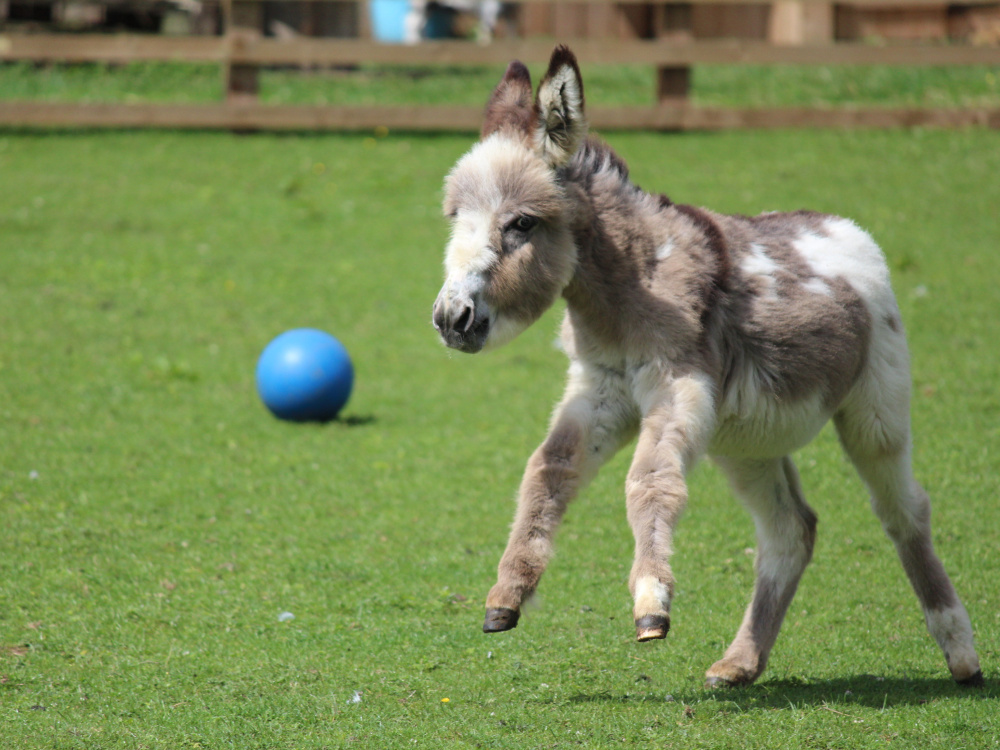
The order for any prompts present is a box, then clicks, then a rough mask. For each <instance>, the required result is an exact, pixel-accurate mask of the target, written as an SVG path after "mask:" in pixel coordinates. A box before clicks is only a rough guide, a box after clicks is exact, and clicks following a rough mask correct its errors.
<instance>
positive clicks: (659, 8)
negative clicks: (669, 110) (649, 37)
mask: <svg viewBox="0 0 1000 750" xmlns="http://www.w3.org/2000/svg"><path fill="white" fill-rule="evenodd" d="M653 36H654V37H656V38H657V39H659V40H661V41H663V42H672V41H675V42H680V43H682V44H683V43H688V42H690V41H691V40H692V39H693V38H694V35H693V33H692V28H691V4H690V3H671V4H669V5H656V6H655V7H654V9H653ZM690 92H691V68H690V66H687V65H685V66H683V67H681V66H678V67H669V68H666V67H664V68H657V69H656V100H657V101H658V102H659V103H661V104H662V103H665V102H670V103H674V104H678V103H681V102H686V101H687V98H688V95H689V94H690Z"/></svg>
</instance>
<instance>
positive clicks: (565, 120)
mask: <svg viewBox="0 0 1000 750" xmlns="http://www.w3.org/2000/svg"><path fill="white" fill-rule="evenodd" d="M535 109H537V110H538V129H537V130H536V132H535V147H536V148H537V149H538V151H539V152H540V153H541V155H542V158H543V159H545V161H547V162H548V163H549V164H550V165H551V166H553V167H561V166H562V165H564V164H565V163H566V162H568V161H569V160H570V158H571V157H572V156H573V154H575V153H576V150H577V149H578V148H579V147H580V144H581V143H582V142H583V139H584V138H585V137H586V135H587V118H586V116H585V115H584V113H583V79H582V78H581V77H580V67H579V66H578V65H577V64H576V55H574V54H573V53H572V52H570V49H569V47H566V46H564V45H559V46H558V47H556V48H555V50H554V51H553V52H552V59H550V60H549V69H548V72H546V74H545V77H544V78H542V82H541V83H540V84H539V86H538V98H537V99H536V101H535Z"/></svg>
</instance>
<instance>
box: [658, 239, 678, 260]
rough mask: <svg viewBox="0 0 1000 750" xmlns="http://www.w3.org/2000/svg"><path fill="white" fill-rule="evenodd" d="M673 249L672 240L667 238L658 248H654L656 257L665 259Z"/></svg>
mask: <svg viewBox="0 0 1000 750" xmlns="http://www.w3.org/2000/svg"><path fill="white" fill-rule="evenodd" d="M673 251H674V241H673V240H667V241H666V242H664V243H663V244H662V245H660V246H659V247H658V248H656V259H657V260H666V259H667V258H669V257H670V253H672V252H673Z"/></svg>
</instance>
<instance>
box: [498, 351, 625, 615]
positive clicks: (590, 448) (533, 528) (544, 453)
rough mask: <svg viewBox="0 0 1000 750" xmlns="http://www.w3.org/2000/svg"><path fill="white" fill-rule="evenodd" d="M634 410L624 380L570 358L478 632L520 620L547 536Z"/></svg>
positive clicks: (617, 441) (618, 440) (548, 552)
mask: <svg viewBox="0 0 1000 750" xmlns="http://www.w3.org/2000/svg"><path fill="white" fill-rule="evenodd" d="M637 422H638V416H637V414H636V413H635V410H634V407H632V406H631V404H630V402H629V400H628V399H627V398H626V396H625V390H624V385H623V382H622V379H621V378H619V377H616V376H614V375H612V374H608V373H592V372H588V371H586V370H584V369H583V368H582V367H581V366H579V365H575V366H574V367H573V368H571V370H570V382H569V386H568V388H567V392H566V396H565V397H564V398H563V401H562V403H561V404H560V405H559V407H558V408H557V409H556V413H555V417H554V418H553V422H552V427H551V429H550V430H549V434H548V437H546V439H545V442H543V443H542V445H541V446H539V448H538V449H537V450H536V451H535V452H534V454H533V455H532V456H531V459H530V460H529V461H528V466H527V468H526V469H525V472H524V479H523V480H522V481H521V490H520V494H519V496H518V502H517V514H516V516H515V517H514V525H513V527H512V529H511V533H510V540H509V541H508V542H507V549H506V551H505V552H504V554H503V557H502V558H501V559H500V566H499V570H498V576H497V583H496V585H494V586H493V588H492V589H490V593H489V595H488V596H487V597H486V620H485V622H484V623H483V631H484V632H487V633H494V632H499V631H503V630H510V629H511V628H513V627H515V626H516V625H517V620H518V618H519V617H520V613H521V605H522V604H523V603H524V602H525V600H527V599H528V598H529V597H530V596H531V595H532V594H533V593H534V591H535V588H536V587H537V586H538V580H539V579H540V578H541V576H542V573H543V572H544V571H545V566H546V565H547V564H548V561H549V558H550V557H551V556H552V536H553V534H554V533H555V530H556V527H557V526H558V525H559V521H560V520H561V519H562V516H563V513H564V512H565V510H566V506H567V505H568V504H569V502H570V501H571V500H572V499H573V498H574V497H575V496H576V494H577V493H578V492H579V490H580V489H581V488H582V487H583V485H584V484H586V482H588V481H589V480H590V479H591V478H592V477H593V476H594V474H596V473H597V470H598V469H599V468H600V467H601V465H602V464H603V463H604V462H605V461H606V460H607V459H608V458H610V457H611V456H612V455H614V453H615V452H617V451H618V449H619V448H621V446H622V445H624V444H625V443H626V442H628V441H629V440H630V439H631V438H632V436H633V435H634V434H635V425H636V423H637Z"/></svg>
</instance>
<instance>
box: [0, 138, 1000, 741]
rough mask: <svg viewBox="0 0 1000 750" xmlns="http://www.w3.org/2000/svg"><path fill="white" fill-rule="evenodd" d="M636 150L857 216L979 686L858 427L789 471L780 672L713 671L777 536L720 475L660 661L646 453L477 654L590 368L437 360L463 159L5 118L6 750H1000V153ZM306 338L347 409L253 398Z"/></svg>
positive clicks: (0, 630) (701, 176)
mask: <svg viewBox="0 0 1000 750" xmlns="http://www.w3.org/2000/svg"><path fill="white" fill-rule="evenodd" d="M608 138H609V140H610V141H611V142H612V143H613V145H614V146H615V147H616V148H617V149H618V150H619V151H620V153H621V154H622V155H623V156H624V157H625V158H626V159H627V160H629V161H630V163H631V164H632V168H633V177H634V178H635V180H636V181H637V182H638V183H639V184H640V185H642V186H644V187H646V188H649V189H651V190H656V191H663V192H666V193H668V194H669V195H670V196H671V197H672V198H674V199H675V200H677V201H680V202H688V203H695V204H700V205H707V206H711V207H713V208H715V209H718V210H723V211H732V212H744V213H756V212H759V211H764V210H776V209H797V208H801V207H809V208H815V209H818V210H822V211H829V212H834V213H840V214H844V215H847V216H851V217H853V218H855V219H856V220H857V221H858V222H859V223H860V224H861V225H863V226H864V227H866V228H867V229H869V230H870V231H871V232H872V233H873V234H874V235H875V237H876V238H877V239H878V240H879V242H880V243H881V244H882V246H883V248H884V249H885V252H886V254H887V256H888V258H889V262H890V265H891V268H892V272H893V276H894V280H895V285H896V288H897V292H898V296H899V300H900V305H901V308H902V311H903V316H904V320H905V322H906V325H907V327H908V330H909V334H910V340H911V347H912V354H913V360H914V367H913V377H914V399H913V422H914V427H915V434H916V448H915V459H916V464H917V474H918V477H919V478H920V479H921V481H922V482H923V483H924V484H925V486H926V487H927V489H928V491H929V492H930V494H931V496H932V498H933V499H934V501H935V515H934V523H935V534H934V539H935V543H936V545H937V548H938V551H939V553H940V555H941V557H942V558H943V560H944V562H945V565H946V566H947V568H948V570H949V571H950V573H951V575H952V577H953V579H954V582H955V584H956V587H957V588H958V590H959V592H960V594H961V595H962V597H963V599H964V601H965V603H966V605H967V607H968V609H969V611H970V614H971V615H972V619H973V623H974V626H975V628H976V633H977V639H978V646H979V653H980V657H981V659H982V662H983V669H984V672H985V674H986V679H987V687H986V688H985V689H981V690H968V689H961V688H958V687H956V686H954V685H953V684H952V682H951V681H950V679H949V678H948V672H947V669H946V667H945V663H944V659H943V658H942V656H941V654H940V652H939V651H938V648H937V646H936V645H935V644H934V643H933V641H932V639H931V638H930V636H929V635H927V633H926V631H925V628H924V624H923V619H922V615H921V613H920V610H919V608H918V606H917V602H916V599H915V597H914V596H913V594H912V592H911V591H910V589H909V586H908V584H907V582H906V580H905V577H904V575H903V573H902V570H901V568H900V566H899V564H898V562H897V560H896V559H895V555H894V553H893V550H892V547H891V545H890V543H889V542H888V541H887V540H886V538H885V537H884V535H883V534H882V532H881V529H880V527H879V525H878V523H877V521H876V520H875V518H874V516H873V515H872V514H871V513H870V511H869V509H868V502H867V497H866V493H865V491H864V489H863V487H862V486H861V484H860V482H859V481H858V480H857V478H856V477H855V476H854V474H853V472H852V470H851V468H850V467H849V465H848V464H847V462H846V461H845V460H844V459H843V458H842V457H841V454H840V452H839V449H838V446H837V443H836V439H835V436H834V435H833V433H832V431H830V430H826V431H824V432H823V433H822V434H821V436H820V438H819V439H818V440H817V441H816V443H815V444H813V445H812V446H810V447H808V448H807V449H805V450H803V451H802V452H801V454H799V455H798V457H797V461H798V464H799V467H800V470H801V473H802V478H803V483H804V486H805V489H806V494H807V497H808V498H809V500H810V502H811V503H812V505H813V506H814V507H815V508H816V510H817V512H818V513H819V516H820V526H819V540H818V543H817V548H816V554H815V559H814V562H813V564H812V566H811V567H810V569H809V570H808V571H807V573H806V575H805V578H804V580H803V582H802V585H801V587H800V590H799V594H798V596H797V598H796V600H795V601H794V603H793V604H792V607H791V610H790V612H789V615H788V618H787V621H786V623H785V627H784V630H783V632H782V635H781V637H780V639H779V641H778V645H777V647H776V648H775V650H774V653H773V654H772V658H771V663H770V666H769V668H768V671H767V672H766V673H765V674H764V676H763V677H762V678H761V680H760V681H759V683H758V684H756V685H755V686H753V687H750V688H747V689H741V690H736V691H731V692H729V691H706V690H704V689H703V688H702V676H703V674H704V671H705V669H706V668H707V667H708V666H709V665H710V664H711V663H712V662H713V661H714V660H715V659H717V658H718V657H719V655H720V654H721V653H722V651H723V649H724V648H725V645H726V644H727V643H728V640H729V639H730V638H731V637H732V635H733V634H734V633H735V630H736V628H737V626H738V624H739V621H740V618H741V615H742V609H743V607H744V605H745V603H746V601H747V599H748V596H749V593H750V587H751V584H752V565H753V548H754V545H755V542H754V537H753V528H752V523H751V522H750V519H749V517H748V516H747V515H746V514H745V513H744V512H743V511H742V509H741V508H740V507H739V505H738V503H737V502H736V501H735V500H733V499H732V498H731V497H730V496H729V494H728V492H727V490H726V487H725V483H724V482H723V481H722V480H721V478H720V476H719V475H718V473H717V472H716V471H715V469H714V468H713V467H712V466H711V465H709V464H706V465H704V466H701V467H699V468H698V469H697V470H696V471H695V472H694V474H693V476H692V477H691V500H690V505H689V508H688V511H687V513H686V515H685V517H684V518H683V519H682V522H681V526H680V530H679V534H678V537H677V540H676V547H677V551H676V555H675V557H674V567H675V572H676V575H677V577H678V589H677V596H676V600H675V603H674V609H673V629H672V631H671V633H670V635H669V636H668V639H667V640H666V641H661V642H653V643H646V644H639V643H636V642H635V641H634V629H633V625H632V618H631V602H630V599H629V596H628V591H627V586H626V583H627V576H628V571H629V566H630V563H631V552H632V541H631V535H630V532H629V529H628V526H627V523H626V520H625V511H624V500H623V495H624V492H623V488H622V486H623V481H624V475H625V472H626V470H627V466H628V455H626V454H627V453H628V451H626V452H625V453H623V455H621V456H620V457H619V458H618V459H616V460H615V461H614V462H612V464H610V465H609V466H608V467H607V468H606V469H605V471H604V472H603V473H602V474H601V476H600V477H599V478H598V479H597V480H596V481H595V483H594V484H593V485H592V486H591V487H590V488H589V489H588V490H587V491H586V492H585V493H584V494H583V495H582V496H581V497H580V499H579V500H578V501H577V502H576V504H575V505H574V506H572V507H571V509H570V511H569V513H568V516H567V518H566V521H565V524H564V526H563V528H562V530H561V533H560V535H559V537H558V540H557V544H558V550H559V552H558V555H557V556H556V558H555V559H554V561H553V563H552V565H551V566H550V568H549V570H548V572H547V573H546V575H545V577H544V579H543V581H542V585H541V589H540V596H539V601H538V603H537V606H535V607H533V608H532V609H530V610H529V611H528V612H527V613H526V615H525V617H524V618H523V619H522V623H521V625H520V626H519V627H518V628H517V629H516V630H514V631H512V632H510V633H505V634H500V635H493V636H487V635H484V634H483V633H481V632H480V627H481V621H482V619H481V618H482V607H483V601H484V597H485V594H486V591H487V590H488V588H489V586H490V585H491V584H492V583H493V580H494V575H495V568H496V563H497V561H498V559H499V556H500V554H501V552H502V549H503V546H504V543H505V541H506V535H507V529H508V526H509V522H510V519H511V517H512V513H513V498H514V495H515V492H516V488H517V485H518V482H519V479H520V473H521V469H522V467H523V464H524V461H525V459H526V458H527V456H528V455H529V453H530V452H531V450H532V449H533V448H534V446H535V445H536V444H537V443H538V442H539V441H540V440H541V438H542V437H543V435H544V433H545V429H546V423H547V420H548V416H549V413H550V409H551V406H552V404H553V403H554V402H555V400H556V399H557V398H558V395H559V393H560V390H561V386H562V383H563V378H564V374H563V373H564V361H563V355H562V354H561V353H560V352H558V351H557V350H556V349H555V347H554V346H553V341H554V338H555V333H556V328H557V325H558V319H559V314H560V311H559V309H556V310H555V311H553V312H551V313H549V314H548V315H546V317H544V318H543V319H542V320H541V321H540V322H539V323H538V324H537V325H536V326H535V327H534V328H532V329H531V330H529V331H528V332H527V333H526V334H524V335H523V336H522V337H521V338H519V339H518V340H516V341H515V342H513V343H512V344H510V345H509V346H508V347H506V348H504V349H502V350H499V351H497V352H494V353H491V354H486V355H481V356H475V357H469V356H463V355H458V354H453V353H449V352H448V351H446V350H445V349H444V348H443V347H442V346H441V345H440V344H439V343H438V342H437V340H436V335H435V333H434V331H433V329H432V327H431V325H430V308H431V303H432V301H433V299H434V297H435V295H436V293H437V289H438V286H439V284H440V281H441V251H442V248H443V245H444V242H445V241H446V237H447V230H446V225H445V222H444V221H443V219H442V218H441V217H440V209H439V203H440V197H441V184H442V179H443V176H444V175H445V173H446V172H447V170H448V169H449V168H450V166H451V165H452V164H453V162H454V161H455V159H456V158H457V157H458V156H459V155H460V154H462V153H463V152H464V151H465V150H466V148H467V147H468V146H469V144H470V142H471V139H472V137H471V136H451V135H449V136H433V135H425V136H414V135H399V134H394V133H393V134H389V135H388V136H386V137H373V136H368V135H366V134H358V135H323V136H308V137H307V136H272V135H250V136H236V135H230V134H213V133H189V134H176V133H164V132H146V133H112V132H105V133H92V134H68V133H57V134H23V133H21V134H18V133H6V134H0V514H2V515H0V747H4V748H88V749H91V748H123V749H124V748H128V749H135V748H213V749H214V748H239V749H241V750H250V749H251V748H341V747H363V748H411V747H424V748H466V747H468V748H573V747H583V748H598V747H634V748H761V749H762V750H763V749H764V748H767V749H770V748H851V749H854V748H882V747H898V748H921V749H923V748H948V750H958V749H959V748H969V749H970V750H971V749H973V748H976V749H978V748H988V747H997V746H998V744H1000V689H998V685H1000V682H998V680H1000V505H998V501H997V497H998V489H1000V480H998V476H1000V353H998V341H1000V291H998V290H1000V270H998V261H1000V220H998V208H997V207H998V206H1000V180H998V178H997V175H1000V133H997V132H989V131H984V130H968V131H959V132H936V131H922V130H918V131H898V132H849V133H841V132H834V131H829V132H824V131H820V132H808V133H805V132H770V133H754V132H750V133H727V134H718V135H699V134H689V135H667V134H615V133H612V134H608ZM299 326H316V327H320V328H324V329H326V330H328V331H330V332H332V333H334V334H335V335H337V336H338V337H339V338H340V339H341V340H342V341H343V342H344V343H345V345H346V346H347V347H348V348H349V350H350V351H351V353H352V356H353V359H354V364H355V367H356V371H357V379H356V386H355V393H354V395H353V397H352V399H351V401H350V403H349V405H348V407H347V409H346V411H345V413H344V417H345V418H344V419H343V420H341V421H339V422H334V423H331V424H328V425H325V426H317V425H295V424H288V423H282V422H279V421H277V420H275V419H274V418H272V417H271V416H270V415H269V414H268V413H267V412H266V411H265V410H264V408H263V407H262V406H261V405H260V404H259V402H258V401H257V398H256V394H255V391H254V383H253V371H254V364H255V360H256V357H257V355H258V354H259V352H260V351H261V349H262V348H263V347H264V345H265V344H266V343H267V342H268V341H269V340H270V339H271V338H272V337H273V336H275V335H277V334H278V333H280V332H281V331H283V330H285V329H288V328H293V327H299ZM285 613H290V614H291V615H293V617H292V618H289V617H288V615H287V614H285Z"/></svg>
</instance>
